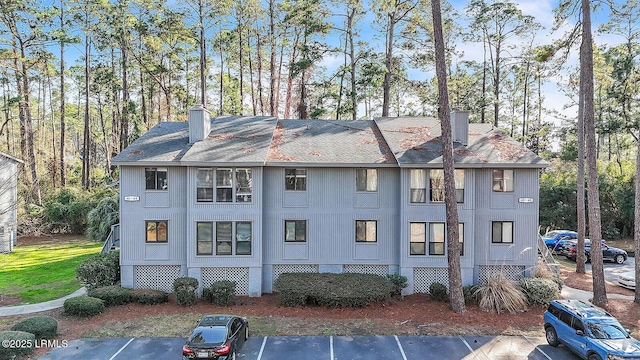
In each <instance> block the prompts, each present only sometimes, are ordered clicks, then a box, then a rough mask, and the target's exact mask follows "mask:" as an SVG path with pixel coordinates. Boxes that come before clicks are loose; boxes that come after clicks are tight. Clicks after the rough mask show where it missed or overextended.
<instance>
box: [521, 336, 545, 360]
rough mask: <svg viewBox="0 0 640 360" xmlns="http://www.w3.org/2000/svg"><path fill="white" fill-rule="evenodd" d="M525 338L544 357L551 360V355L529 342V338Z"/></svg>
mask: <svg viewBox="0 0 640 360" xmlns="http://www.w3.org/2000/svg"><path fill="white" fill-rule="evenodd" d="M523 338H525V339H526V340H527V341H528V342H529V344H531V345H533V346H535V349H536V350H538V351H539V352H540V353H541V354H542V355H544V357H546V358H547V359H548V360H551V357H550V356H549V355H547V353H545V352H544V351H542V349H540V347H539V346H538V345H536V344H534V343H533V342H532V341H531V340H529V338H528V337H526V336H523Z"/></svg>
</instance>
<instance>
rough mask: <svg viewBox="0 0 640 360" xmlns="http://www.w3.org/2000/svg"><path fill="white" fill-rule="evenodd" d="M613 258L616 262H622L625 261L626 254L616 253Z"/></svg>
mask: <svg viewBox="0 0 640 360" xmlns="http://www.w3.org/2000/svg"><path fill="white" fill-rule="evenodd" d="M613 260H614V261H615V262H616V264H622V263H624V260H625V258H624V255H622V254H618V255H616V257H614V258H613Z"/></svg>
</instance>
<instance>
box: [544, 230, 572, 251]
mask: <svg viewBox="0 0 640 360" xmlns="http://www.w3.org/2000/svg"><path fill="white" fill-rule="evenodd" d="M577 238H578V233H577V232H575V231H571V230H551V231H547V233H546V234H544V235H542V239H543V240H544V244H545V245H547V247H548V248H549V250H551V251H553V250H555V249H557V248H559V245H560V244H558V242H559V241H560V240H575V239H577Z"/></svg>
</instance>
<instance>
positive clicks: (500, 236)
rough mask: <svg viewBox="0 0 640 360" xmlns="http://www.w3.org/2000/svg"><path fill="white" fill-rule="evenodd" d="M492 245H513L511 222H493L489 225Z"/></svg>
mask: <svg viewBox="0 0 640 360" xmlns="http://www.w3.org/2000/svg"><path fill="white" fill-rule="evenodd" d="M491 242H492V243H498V244H499V243H513V222H512V221H494V222H492V223H491Z"/></svg>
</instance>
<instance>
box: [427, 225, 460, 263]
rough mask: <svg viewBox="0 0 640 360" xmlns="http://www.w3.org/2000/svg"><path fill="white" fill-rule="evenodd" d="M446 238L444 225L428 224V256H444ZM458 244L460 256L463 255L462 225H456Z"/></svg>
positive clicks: (445, 226)
mask: <svg viewBox="0 0 640 360" xmlns="http://www.w3.org/2000/svg"><path fill="white" fill-rule="evenodd" d="M446 237H447V224H446V223H429V255H444V254H445V253H446V249H445V239H446ZM458 243H459V248H460V256H462V255H464V224H463V223H458Z"/></svg>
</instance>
